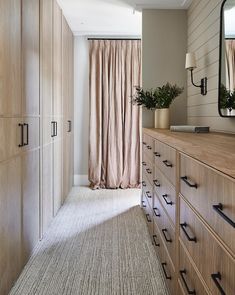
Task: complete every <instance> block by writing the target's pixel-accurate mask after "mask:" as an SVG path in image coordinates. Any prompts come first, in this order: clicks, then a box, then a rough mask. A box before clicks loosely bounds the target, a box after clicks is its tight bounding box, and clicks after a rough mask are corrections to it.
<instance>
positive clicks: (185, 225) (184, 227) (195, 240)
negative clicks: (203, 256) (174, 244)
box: [180, 222, 197, 243]
mask: <svg viewBox="0 0 235 295" xmlns="http://www.w3.org/2000/svg"><path fill="white" fill-rule="evenodd" d="M187 226H188V224H187V223H186V222H184V223H181V224H180V227H181V228H182V230H183V232H184V234H185V236H186V238H187V239H188V241H189V242H195V243H197V238H196V237H193V238H191V237H190V236H189V234H188V233H187V231H186V227H187Z"/></svg>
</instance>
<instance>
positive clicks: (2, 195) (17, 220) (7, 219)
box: [0, 0, 22, 295]
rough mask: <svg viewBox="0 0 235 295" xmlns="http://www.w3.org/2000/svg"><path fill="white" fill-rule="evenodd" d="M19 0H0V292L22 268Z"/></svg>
mask: <svg viewBox="0 0 235 295" xmlns="http://www.w3.org/2000/svg"><path fill="white" fill-rule="evenodd" d="M21 108H22V100H21V0H7V1H5V0H0V294H1V295H5V294H8V293H9V290H10V288H11V286H12V284H13V282H14V281H15V279H16V278H17V276H18V275H19V272H20V270H21V267H22V259H21V253H22V246H21V245H22V239H21V231H22V226H21V206H22V203H21V149H22V148H21V147H19V145H21V139H22V137H21V130H22V129H21V127H22V125H20V126H19V124H22V120H21Z"/></svg>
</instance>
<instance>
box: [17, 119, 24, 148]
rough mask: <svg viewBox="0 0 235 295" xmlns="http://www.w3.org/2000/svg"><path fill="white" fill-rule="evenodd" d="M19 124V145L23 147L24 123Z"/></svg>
mask: <svg viewBox="0 0 235 295" xmlns="http://www.w3.org/2000/svg"><path fill="white" fill-rule="evenodd" d="M18 126H19V127H20V131H21V134H20V138H21V143H20V144H19V145H18V147H23V146H24V124H18Z"/></svg>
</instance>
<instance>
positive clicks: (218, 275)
mask: <svg viewBox="0 0 235 295" xmlns="http://www.w3.org/2000/svg"><path fill="white" fill-rule="evenodd" d="M211 277H212V280H213V281H214V283H215V285H216V287H217V288H218V290H219V291H220V294H221V295H226V293H225V292H224V289H223V288H222V287H221V285H220V283H219V281H221V280H222V276H221V273H220V272H218V273H213V274H212V275H211Z"/></svg>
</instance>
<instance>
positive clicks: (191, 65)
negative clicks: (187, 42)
mask: <svg viewBox="0 0 235 295" xmlns="http://www.w3.org/2000/svg"><path fill="white" fill-rule="evenodd" d="M196 67H197V62H196V55H195V53H194V52H189V53H187V54H186V62H185V69H187V70H193V69H196Z"/></svg>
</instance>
